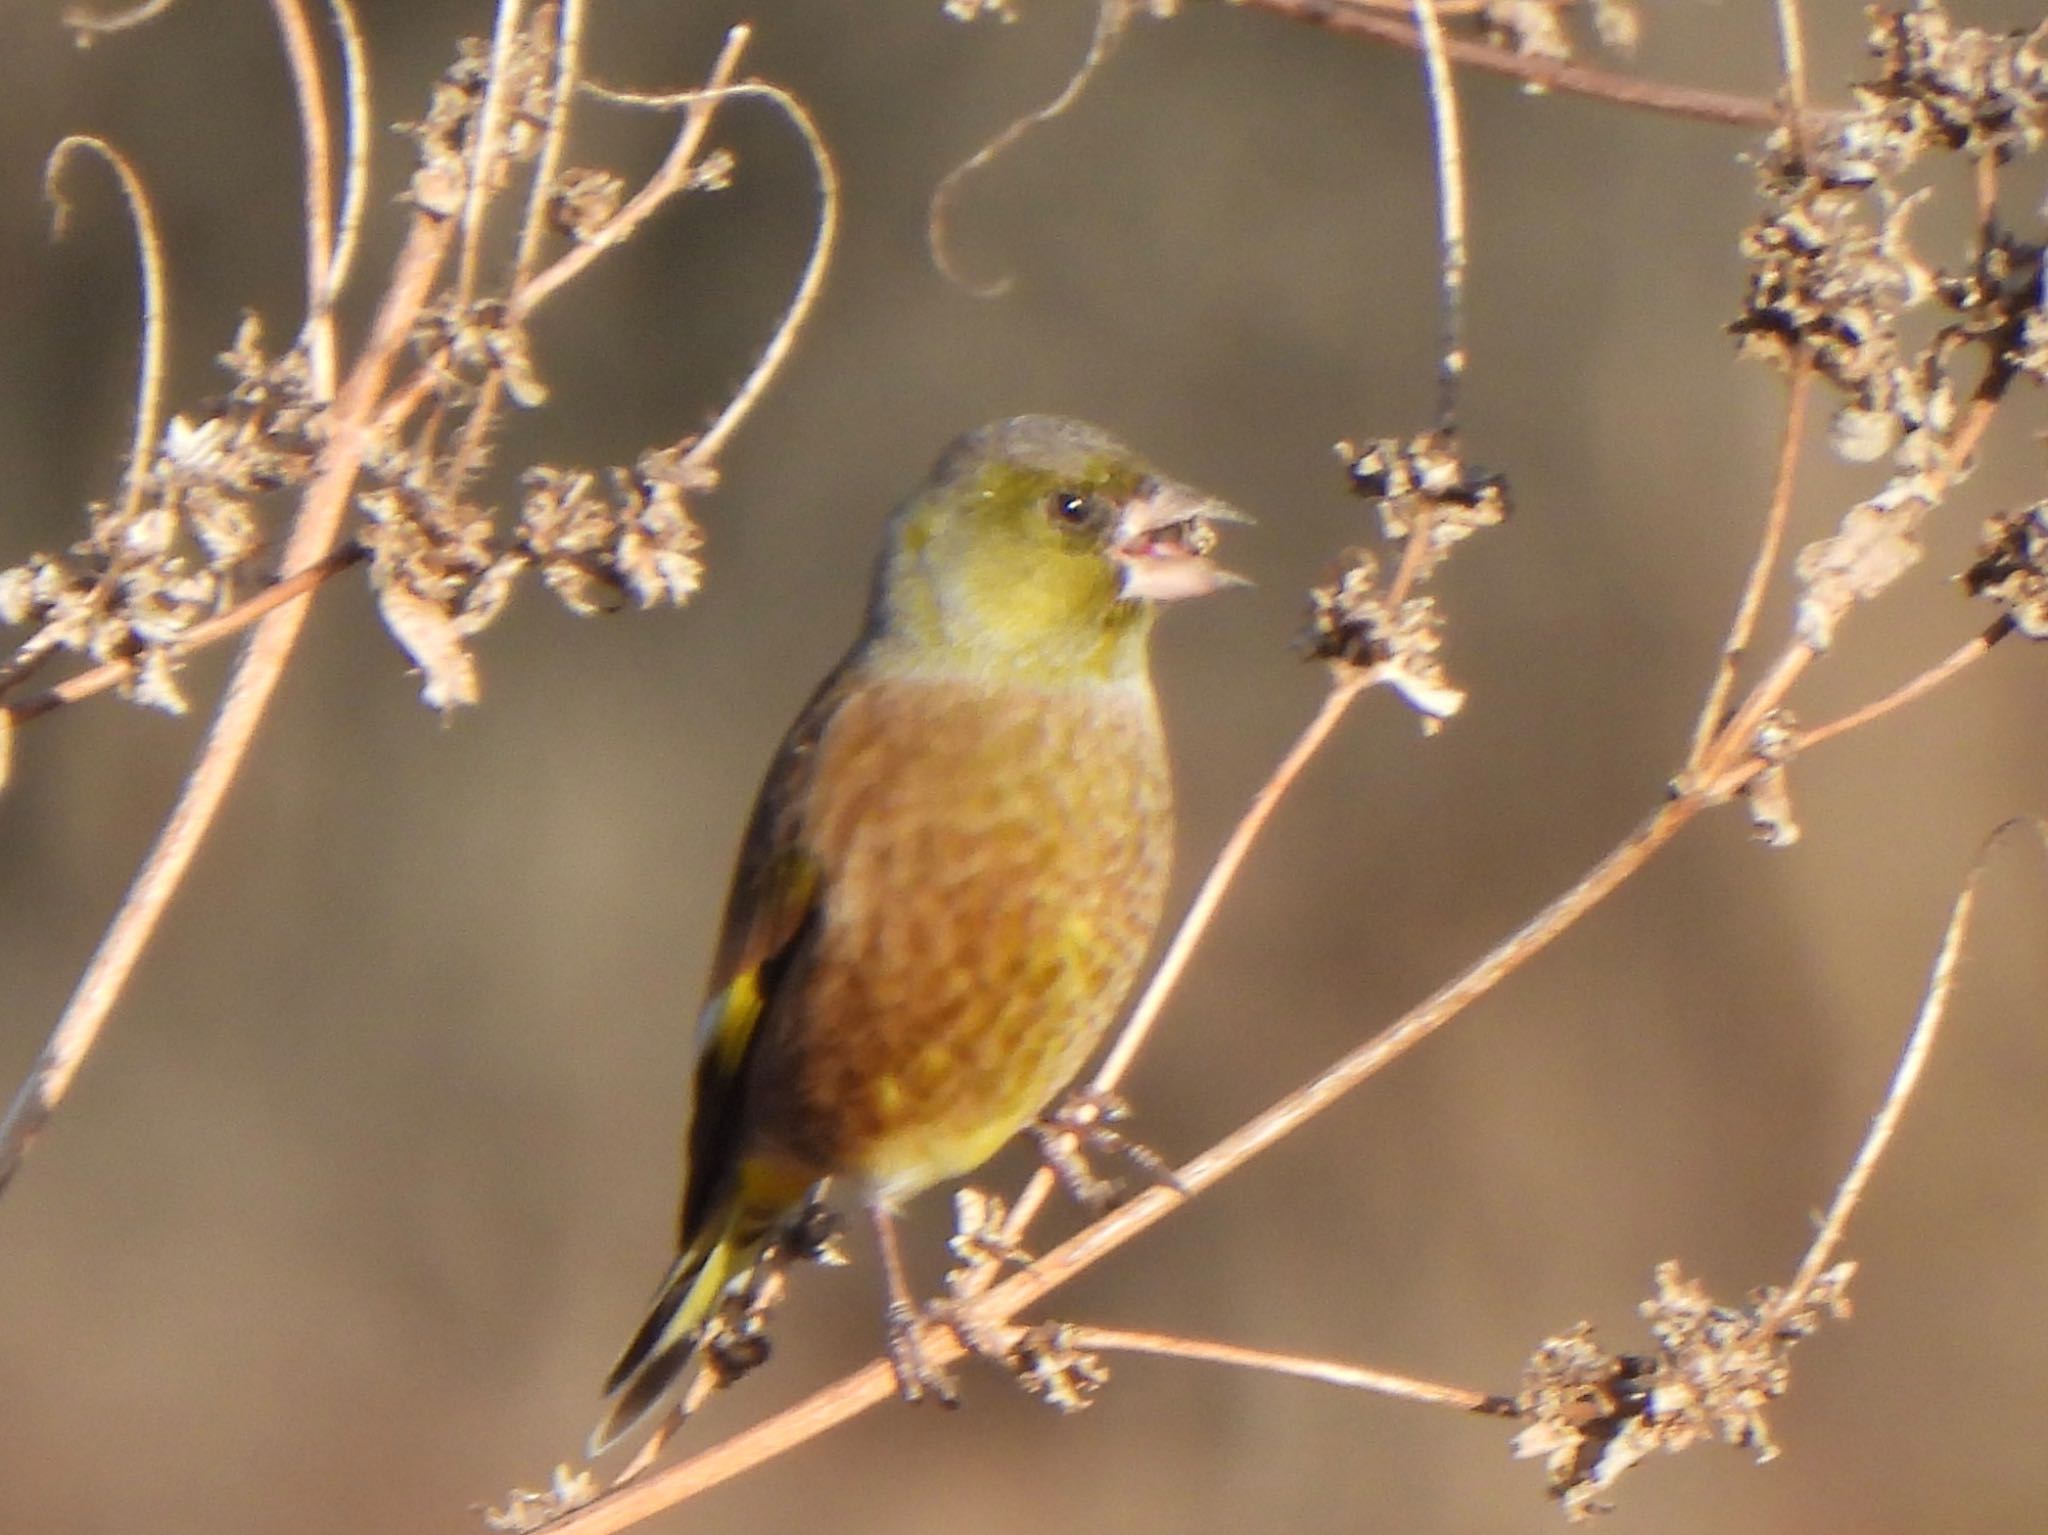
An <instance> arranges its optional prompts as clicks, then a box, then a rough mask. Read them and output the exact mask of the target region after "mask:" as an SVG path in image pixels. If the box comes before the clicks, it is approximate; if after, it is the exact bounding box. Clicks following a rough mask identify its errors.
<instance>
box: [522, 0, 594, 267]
mask: <svg viewBox="0 0 2048 1535" xmlns="http://www.w3.org/2000/svg"><path fill="white" fill-rule="evenodd" d="M588 13H589V0H562V8H561V14H560V17H559V19H558V20H557V22H556V26H555V79H554V85H553V88H552V90H551V92H550V94H549V98H548V123H547V128H546V129H545V131H544V132H543V134H542V137H541V145H540V157H539V159H538V160H536V161H535V162H534V168H533V184H532V185H531V186H530V187H528V188H527V194H526V212H525V213H524V214H523V215H522V216H521V218H520V220H519V249H518V252H517V254H516V255H514V257H513V258H512V281H511V283H510V284H509V286H510V288H511V289H512V291H514V292H517V291H518V290H519V288H520V287H521V286H522V285H523V284H524V283H525V282H526V280H527V278H529V277H531V276H532V275H533V268H534V263H535V262H537V261H539V260H540V244H541V241H542V240H543V239H545V238H546V237H547V231H548V205H549V202H550V201H551V200H552V198H553V197H554V195H555V182H556V181H557V179H559V177H560V175H561V171H562V156H563V154H564V152H565V151H566V149H567V147H568V142H569V109H570V107H571V106H573V105H574V104H575V100H576V86H577V82H578V81H579V80H580V79H581V78H582V74H583V24H584V22H585V20H586V19H587V17H588Z"/></svg>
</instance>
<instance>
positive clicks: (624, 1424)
mask: <svg viewBox="0 0 2048 1535" xmlns="http://www.w3.org/2000/svg"><path fill="white" fill-rule="evenodd" d="M1218 520H1225V521H1230V520H1243V519H1242V518H1240V517H1238V516H1237V514H1235V513H1233V512H1232V511H1231V510H1230V509H1229V508H1228V507H1227V506H1224V505H1222V504H1221V503H1219V502H1217V501H1214V500H1212V499H1210V498H1208V497H1205V496H1202V495H1200V494H1198V493H1196V492H1195V491H1193V490H1190V489H1189V488H1187V487H1186V486H1184V485H1181V484H1179V483H1177V482H1175V481H1173V480H1170V479H1167V478H1164V477H1163V476H1161V475H1159V474H1157V473H1155V472H1154V471H1153V470H1152V469H1151V468H1150V467H1149V466H1148V465H1147V464H1146V463H1144V461H1142V460H1141V459H1140V458H1138V457H1137V455H1135V454H1134V453H1132V452H1131V451H1130V450H1129V449H1127V448H1125V447H1124V446H1123V445H1122V444H1120V443H1118V442H1117V441H1115V440H1114V439H1113V438H1111V437H1110V436H1108V435H1107V434H1106V433H1104V432H1102V431H1101V430H1099V429H1098V428H1096V427H1093V426H1089V425H1087V424H1085V423H1083V422H1079V421H1071V420H1064V419H1060V418H1057V417H1051V416H1019V417H1016V418H1014V419H1011V420H1007V421H1000V422H997V423H995V424H994V425H992V426H987V427H983V428H982V429H981V430H979V431H976V432H971V433H969V434H968V435H966V436H964V437H962V438H960V439H959V440H958V441H956V442H955V443H953V445H952V446H951V447H950V448H948V449H947V450H946V452H945V453H944V454H943V455H942V456H941V457H940V459H939V461H938V463H937V464H936V466H935V467H934V468H933V470H932V472H931V475H930V477H929V478H928V479H927V480H926V481H925V483H924V484H923V485H922V486H921V487H919V489H917V490H916V491H915V492H914V493H913V494H912V495H911V496H910V497H909V499H907V500H906V501H905V502H903V504H902V505H901V506H900V507H899V508H898V510H897V511H896V513H895V515H894V517H893V518H891V520H890V522H889V524H888V530H887V534H886V538H885V541H884V545H883V549H882V553H881V557H880V560H879V561H878V563H877V566H876V571H875V577H874V585H873V590H872V596H871V598H870V601H869V606H868V612H867V620H866V624H865V627H864V629H863V631H862V633H861V635H860V637H859V638H858V639H857V640H856V641H855V642H854V644H853V647H852V649H851V650H850V651H849V652H848V653H847V655H846V657H845V659H844V660H842V661H841V662H840V663H839V665H838V666H837V667H836V668H835V669H834V670H833V671H832V673H831V674H830V675H829V676H828V677H827V678H826V679H825V681H824V682H823V683H822V684H821V685H820V686H819V688H818V690H817V692H816V693H815V694H814V695H813V696H812V698H811V700H810V702H809V703H808V704H807V705H806V706H805V707H804V709H803V711H802V712H801V713H800V714H799V715H798V716H797V718H796V722H795V723H794V724H793V725H792V726H791V727H790V729H789V732H788V734H787V735H786V736H785V737H784V738H783V741H782V744H781V747H780V749H779V750H778V751H777V752H776V754H775V759H774V761H773V762H772V763H771V764H770V765H769V768H768V772H767V776H766V778H765V779H764V780H763V782H762V785H761V789H760V794H759V797H758V799H757V800H756V802H755V805H754V810H753V814H752V817H751V819H750V821H749V823H748V826H747V830H746V833H745V836H744V839H743V840H742V843H741V847H740V853H739V862H738V867H737V869H736V871H735V873H734V875H733V881H732V888H731V893H730V895H729V896H728V898H727V902H726V908H725V918H724V923H723V927H722V930H721V932H720V936H719V940H718V947H717V950H716V953H715V957H714V959H713V962H712V967H711V978H710V983H709V987H708V999H707V1000H706V1002H705V1004H704V1007H703V1011H702V1013H701V1014H700V1015H699V1020H698V1025H697V1058H696V1076H695V1086H694V1104H693V1115H692V1118H691V1122H690V1126H689V1131H688V1135H687V1138H686V1141H685V1145H684V1174H683V1194H682V1213H681V1220H680V1227H679V1233H678V1256H677V1257H676V1259H675V1262H674V1264H673V1265H672V1266H671V1267H670V1269H669V1271H668V1274H667V1276H666V1278H665V1279H664V1280H663V1282H662V1285H661V1288H660V1291H659V1293H658V1295H657V1297H656V1299H655V1302H654V1306H653V1309H652V1310H651V1311H650V1312H649V1313H648V1316H647V1318H646V1320H645V1321H644V1322H643V1323H642V1324H641V1326H640V1329H639V1331H638V1332H636V1333H635V1334H634V1336H633V1339H632V1341H631V1342H630V1343H629V1344H628V1345H627V1346H626V1350H625V1352H624V1353H623V1354H622V1355H621V1356H620V1358H619V1361H618V1363H617V1364H616V1365H615V1366H614V1367H613V1369H612V1372H611V1375H610V1378H609V1379H608V1380H607V1382H606V1395H607V1398H608V1410H607V1412H606V1414H605V1416H604V1418H603V1420H602V1422H600V1424H599V1425H598V1427H597V1428H596V1429H595V1430H594V1431H593V1433H592V1435H591V1444H592V1450H593V1453H595V1452H596V1451H598V1450H602V1449H604V1448H606V1447H608V1446H610V1445H611V1444H613V1443H615V1442H616V1441H617V1440H618V1439H619V1438H620V1437H621V1436H623V1435H624V1434H625V1433H626V1432H627V1431H628V1430H630V1429H631V1428H632V1427H633V1426H634V1425H635V1424H636V1423H638V1422H639V1421H640V1420H641V1419H642V1418H643V1417H644V1416H645V1415H646V1414H647V1413H648V1412H649V1410H650V1409H651V1408H653V1407H654V1406H655V1404H656V1403H658V1402H659V1401H661V1400H662V1399H663V1397H664V1396H665V1394H666V1393H667V1392H668V1390H669V1389H670V1387H671V1386H672V1385H673V1384H674V1383H675V1382H676V1380H677V1378H678V1377H679V1376H680V1375H681V1374H682V1373H683V1371H684V1370H685V1369H686V1368H687V1367H688V1366H689V1364H690V1363H691V1360H692V1358H693V1357H694V1355H695V1354H696V1353H697V1351H698V1348H699V1345H700V1341H701V1338H702V1335H703V1331H704V1326H705V1323H706V1321H707V1320H708V1319H709V1318H710V1317H711V1315H712V1314H713V1313H714V1311H715V1310H716V1308H717V1307H718V1305H719V1303H720V1301H721V1299H722V1298H723V1296H724V1295H725V1293H726V1291H727V1287H728V1286H729V1285H731V1284H733V1283H734V1282H735V1281H736V1279H737V1278H738V1276H740V1275H741V1274H742V1272H743V1271H744V1270H745V1268H746V1266H747V1265H748V1264H749V1263H750V1262H751V1261H752V1260H753V1257H754V1256H755V1254H756V1253H758V1251H759V1250H760V1248H761V1246H762V1244H763V1243H764V1242H766V1241H767V1240H768V1239H769V1238H770V1237H771V1236H772V1235H773V1234H774V1233H775V1232H777V1231H778V1230H780V1229H782V1228H783V1227H784V1226H785V1225H786V1223H788V1222H789V1221H790V1220H791V1218H792V1217H793V1216H795V1215H796V1214H797V1213H798V1212H800V1211H801V1210H802V1209H803V1208H804V1207H805V1205H806V1203H807V1201H808V1200H809V1199H810V1198H811V1197H812V1196H813V1191H814V1190H815V1188H816V1186H817V1185H819V1184H820V1183H821V1182H823V1181H824V1180H827V1179H837V1180H840V1181H841V1182H842V1183H844V1184H846V1185H850V1186H851V1187H852V1189H853V1190H854V1191H855V1192H857V1193H858V1195H859V1196H860V1198H861V1199H862V1200H863V1201H864V1202H865V1203H866V1204H867V1205H868V1207H869V1209H870V1211H871V1212H873V1214H874V1215H875V1219H876V1228H877V1232H878V1235H879V1236H880V1238H881V1247H882V1257H883V1261H884V1267H885V1271H886V1273H887V1276H888V1279H889V1283H890V1291H891V1299H892V1306H891V1313H890V1315H891V1352H892V1356H893V1357H895V1358H896V1360H897V1365H898V1374H899V1378H901V1379H902V1381H903V1384H904V1387H905V1393H906V1395H912V1396H914V1395H916V1394H917V1393H918V1389H919V1387H920V1385H921V1384H930V1382H921V1381H920V1380H919V1378H918V1373H917V1372H918V1370H919V1369H921V1361H918V1360H917V1359H916V1355H915V1347H914V1339H915V1336H916V1334H915V1329H914V1326H913V1325H912V1324H913V1322H914V1315H913V1313H912V1312H911V1310H910V1308H909V1304H908V1294H907V1290H906V1288H905V1286H904V1284H903V1280H902V1266H901V1262H900V1259H899V1258H898V1256H897V1253H896V1249H895V1242H894V1238H893V1228H892V1226H891V1213H892V1212H893V1211H894V1209H895V1208H896V1206H897V1205H898V1204H899V1203H900V1202H901V1201H903V1200H905V1199H908V1198H909V1197H910V1196H912V1195H914V1194H917V1193H918V1192H920V1191H921V1190H923V1189H926V1188H929V1187H930V1186H931V1185H933V1184H935V1183H938V1182H940V1181H942V1180H944V1179H948V1178H953V1177H958V1176H959V1175H961V1174H964V1173H966V1172H969V1171H971V1170H972V1169H974V1168H975V1167H978V1166H979V1165H980V1164H981V1163H982V1162H983V1161H985V1160H986V1159H987V1158H988V1157H989V1156H990V1155H991V1154H993V1153H994V1151H995V1150H996V1148H997V1147H999V1146H1000V1145H1002V1144H1003V1142H1004V1141H1006V1140H1008V1139H1009V1138H1010V1137H1011V1136H1012V1135H1015V1134H1016V1133H1018V1132H1019V1131H1020V1130H1022V1129H1023V1128H1025V1127H1026V1126H1027V1125H1029V1124H1031V1123H1032V1122H1033V1120H1034V1119H1035V1118H1036V1117H1037V1116H1038V1115H1039V1114H1040V1112H1041V1111H1042V1110H1043V1109H1044V1108H1045V1107H1046V1105H1047V1104H1048V1103H1049V1102H1050V1101H1051V1099H1052V1098H1053V1097H1054V1095H1055V1094H1057V1093H1058V1092H1059V1091H1060V1089H1061V1088H1063V1087H1064V1086H1066V1085H1067V1084H1068V1083H1069V1082H1071V1081H1072V1080H1073V1078H1074V1076H1075V1074H1076V1073H1077V1072H1078V1071H1079V1070H1080V1068H1081V1066H1082V1064H1083V1062H1084V1061H1085V1060H1086V1058H1087V1057H1088V1055H1089V1054H1090V1053H1091V1052H1092V1051H1093V1050H1094V1048H1095V1047H1096V1045H1097V1044H1098V1043H1099V1042H1100V1041H1101V1039H1102V1036H1103V1034H1104V1032H1105V1031H1106V1030H1107V1028H1108V1026H1109V1024H1110V1022H1111V1020H1112V1019H1113V1018H1114V1017H1115V1016H1116V1013H1117V1011H1118V1009H1119V1008H1120V1007H1121V1005H1122V1003H1123V1000H1124V997H1125V995H1126V993H1127V992H1128V991H1129V990H1130V987H1131V984H1132V982H1133V981H1134V980H1135V979H1136V977H1137V974H1138V968H1139V965H1140V962H1141V961H1142V960H1143V958H1144V955H1145V953H1146V950H1147V949H1148V947H1149V946H1150V944H1151V941H1152V937H1153V933H1154V930H1155V928H1156V927H1157V925H1158V922H1159V917H1160V910H1161V905H1162V902H1163V900H1164V897H1165V892H1166V882H1167V872H1168V867H1169V864H1170V862H1171V857H1172V851H1173V847H1172V844H1173V805H1172V792H1171V784H1170V781H1169V777H1168V772H1167V762H1166V749H1165V742H1164V739H1163V737H1162V735H1161V732H1160V724H1159V712H1158V707H1157V704H1156V702H1155V699H1154V697H1153V691H1152V682H1151V676H1150V671H1149V665H1148V646H1147V640H1148V636H1149V633H1150V630H1151V628H1152V621H1153V614H1154V610H1155V608H1156V606H1157V604H1159V603H1161V602H1168V601H1175V600H1178V599H1181V598H1186V597H1195V596H1200V595H1202V594H1204V593H1208V592H1213V591H1216V590H1217V589H1219V588H1221V587H1224V586H1229V585H1234V584H1238V583H1239V580H1240V578H1238V577H1236V576H1233V575H1231V574H1230V573H1229V572H1227V571H1225V570H1223V569H1221V568H1219V567H1218V566H1217V565H1216V564H1214V563H1213V562H1212V560H1211V559H1210V551H1211V548H1212V546H1213V544H1214V542H1215V534H1214V532H1213V530H1212V529H1211V527H1210V524H1211V523H1212V522H1213V521H1218ZM906 1339H907V1340H910V1347H909V1349H908V1350H906V1349H905V1347H904V1343H905V1340H906ZM906 1352H907V1353H908V1354H909V1362H908V1363H906Z"/></svg>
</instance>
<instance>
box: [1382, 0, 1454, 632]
mask: <svg viewBox="0 0 2048 1535" xmlns="http://www.w3.org/2000/svg"><path fill="white" fill-rule="evenodd" d="M1415 20H1416V25H1417V30H1418V31H1419V32H1420V33H1421V35H1422V63H1423V72H1424V74H1425V76H1426V77H1427V79H1428V81H1429V114H1430V124H1431V128H1432V134H1431V138H1432V140H1433V142H1434V143H1435V146H1436V196H1437V218H1438V228H1439V230H1440V240H1441V248H1442V266H1441V268H1440V270H1439V280H1440V283H1441V289H1442V294H1443V320H1442V324H1443V350H1442V353H1441V354H1440V355H1439V357H1438V360H1437V430H1438V431H1440V432H1442V433H1444V434H1445V435H1446V436H1449V435H1450V434H1451V433H1452V432H1454V431H1456V430H1457V426H1458V385H1459V383H1460V381H1461V380H1462V379H1463V378H1464V376H1465V142H1464V139H1463V138H1462V137H1461V136H1460V134H1459V132H1458V89H1457V83H1456V81H1455V80H1454V79H1453V78H1452V75H1451V63H1450V60H1449V59H1448V58H1447V57H1445V54H1444V28H1443V22H1442V21H1441V20H1440V19H1439V18H1438V16H1437V0H1415ZM1394 606H1395V607H1396V608H1397V609H1398V608H1399V606H1400V604H1399V602H1398V600H1397V601H1396V602H1395V604H1394Z"/></svg>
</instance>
